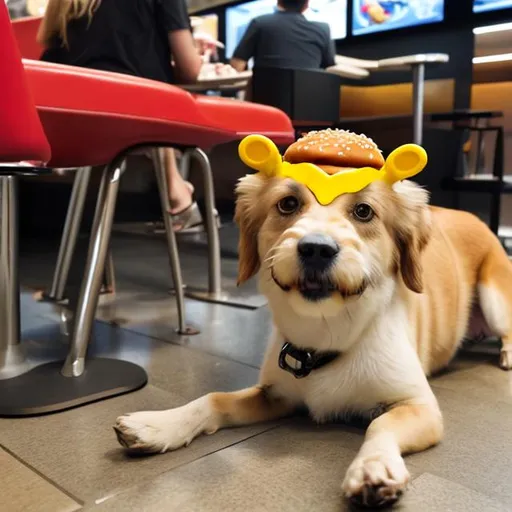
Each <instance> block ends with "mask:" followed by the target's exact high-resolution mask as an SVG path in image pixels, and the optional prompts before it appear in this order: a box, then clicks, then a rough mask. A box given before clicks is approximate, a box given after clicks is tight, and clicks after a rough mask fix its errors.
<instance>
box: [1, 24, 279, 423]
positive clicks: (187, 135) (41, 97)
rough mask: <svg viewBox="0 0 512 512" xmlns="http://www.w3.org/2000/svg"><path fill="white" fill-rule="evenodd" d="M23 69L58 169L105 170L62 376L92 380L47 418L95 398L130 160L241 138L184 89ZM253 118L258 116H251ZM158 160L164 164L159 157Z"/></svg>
mask: <svg viewBox="0 0 512 512" xmlns="http://www.w3.org/2000/svg"><path fill="white" fill-rule="evenodd" d="M1 29H2V26H1V25H0V30H1ZM24 65H25V73H26V76H27V78H28V83H29V85H30V88H31V90H32V93H33V95H34V98H35V104H36V107H37V109H38V112H39V115H40V118H41V121H42V123H43V126H44V129H45V131H46V134H47V137H48V139H49V141H50V144H51V147H52V160H51V165H52V166H54V167H62V168H77V167H81V166H91V165H105V169H104V171H103V176H102V182H101V187H100V192H99V194H98V200H97V207H96V214H95V219H94V221H93V227H92V233H91V241H90V246H89V253H88V257H87V262H86V267H85V272H84V278H83V282H82V287H81V290H80V295H79V298H78V305H77V309H76V314H75V319H74V326H73V331H72V335H71V340H70V350H69V353H68V356H67V358H66V361H65V363H64V366H63V368H62V370H61V373H62V375H64V376H66V377H81V378H85V380H86V383H85V384H84V385H83V386H79V385H76V384H75V385H73V386H65V388H66V389H71V390H73V392H75V393H76V394H77V396H76V397H73V398H72V399H70V398H69V397H68V398H67V402H66V403H65V404H63V403H62V396H56V397H55V400H54V402H55V403H53V404H49V405H47V406H46V409H45V412H48V411H52V410H53V411H55V410H59V409H62V408H64V407H69V406H70V404H71V405H79V404H83V403H87V402H89V401H91V400H92V399H94V398H93V395H92V394H91V393H90V392H89V386H92V385H93V384H94V382H95V381H94V379H89V380H87V378H86V377H87V376H88V375H89V376H90V375H93V374H94V370H95V368H97V367H99V366H98V365H97V364H96V362H95V361H93V362H92V364H91V363H89V364H88V366H87V372H85V357H86V353H87V347H88V343H89V340H90V337H91V332H92V327H93V323H94V318H95V312H96V308H97V304H98V297H99V291H100V287H101V281H102V276H103V271H104V268H105V261H106V257H107V251H108V247H109V242H110V234H111V228H112V222H113V215H114V208H115V203H116V198H117V193H118V188H119V179H120V177H121V174H122V171H123V166H124V160H125V158H126V156H127V155H128V154H129V153H130V152H132V151H133V150H137V149H140V148H155V147H159V146H175V147H179V148H182V149H187V148H190V147H194V148H195V147H198V146H200V147H201V148H204V149H207V148H209V147H211V146H213V145H215V144H220V143H225V142H228V141H231V140H234V139H236V138H238V137H239V135H238V133H237V132H236V131H235V130H234V129H232V128H231V129H228V127H227V126H226V125H222V124H221V123H220V122H219V120H212V119H210V118H208V117H206V116H205V115H204V114H203V113H202V112H201V109H200V108H199V105H198V102H196V100H195V99H194V97H193V96H192V95H190V94H189V93H187V92H185V91H183V90H181V89H179V88H177V87H172V86H169V85H167V84H162V83H158V82H153V81H150V80H144V79H139V78H136V77H131V76H127V75H120V74H115V73H107V72H102V71H96V70H90V69H83V68H73V67H71V66H61V65H56V64H50V63H44V62H37V61H31V60H26V61H24ZM252 108H259V107H258V106H253V107H252ZM264 108H266V107H264ZM247 114H248V115H249V116H250V115H251V114H250V110H249V111H248V112H247ZM219 115H221V113H220V112H219ZM279 116H280V117H281V116H282V114H279ZM155 160H156V161H157V163H159V158H156V159H155ZM206 163H207V159H206ZM156 167H157V179H158V184H159V190H160V195H161V203H162V210H163V217H164V219H165V223H166V233H167V242H168V243H167V245H168V250H169V259H170V262H171V270H172V273H173V280H174V284H175V287H176V292H177V293H176V297H177V307H178V316H179V332H181V333H189V332H191V331H190V329H189V328H187V326H186V325H185V320H184V299H183V289H182V288H183V287H182V277H181V271H180V265H179V258H178V252H177V247H176V240H175V236H174V232H173V230H172V226H171V222H170V217H169V215H167V209H168V191H167V180H166V179H165V173H164V169H163V166H162V165H157V166H156ZM203 169H204V172H205V175H207V176H208V179H209V183H210V188H209V190H210V199H211V200H210V204H209V206H210V208H208V209H207V215H206V225H207V232H208V234H209V235H210V240H209V246H210V248H213V249H211V250H210V254H212V253H213V252H215V253H216V254H218V253H219V243H218V233H217V231H216V229H215V219H214V216H213V211H214V205H213V186H212V179H211V170H210V169H209V165H205V166H203ZM219 261H220V258H219ZM101 370H102V375H103V376H106V375H109V376H113V375H116V374H119V373H122V372H116V371H115V370H114V371H112V370H109V369H108V368H107V367H106V366H105V365H103V367H102V368H101ZM125 373H126V372H125ZM59 376H60V374H59ZM100 380H101V379H100ZM107 380H109V379H107ZM131 380H132V381H133V380H135V376H133V375H132V376H131ZM104 381H105V378H104V377H103V382H104ZM104 384H105V382H104ZM104 388H105V389H103V390H102V391H101V393H96V395H95V396H96V397H98V396H100V397H101V398H105V397H107V396H113V395H114V394H119V393H120V392H126V391H129V390H130V389H133V383H132V387H131V388H130V389H128V388H127V385H126V379H125V381H124V387H122V388H119V387H116V388H115V389H113V387H112V382H111V381H109V382H107V383H106V384H105V385H104ZM96 399H97V398H96ZM34 410H35V407H33V408H32V411H33V412H32V413H34Z"/></svg>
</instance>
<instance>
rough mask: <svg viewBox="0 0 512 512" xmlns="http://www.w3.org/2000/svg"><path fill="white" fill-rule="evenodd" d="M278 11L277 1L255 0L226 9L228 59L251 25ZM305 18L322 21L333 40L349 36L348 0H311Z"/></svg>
mask: <svg viewBox="0 0 512 512" xmlns="http://www.w3.org/2000/svg"><path fill="white" fill-rule="evenodd" d="M276 10H277V1H276V0H254V1H252V2H246V3H243V4H239V5H235V6H233V7H228V8H227V9H226V57H228V58H231V56H232V55H233V52H234V51H235V48H236V47H237V45H238V43H239V42H240V40H241V39H242V37H243V35H244V34H245V31H246V30H247V27H248V26H249V23H250V22H251V20H253V19H254V18H257V17H258V16H262V15H263V14H271V13H273V12H275V11H276ZM304 16H305V17H306V18H307V19H308V20H310V21H322V22H324V23H327V24H328V25H329V27H330V29H331V37H332V39H344V38H345V37H346V36H347V0H310V1H309V8H308V9H307V11H305V12H304Z"/></svg>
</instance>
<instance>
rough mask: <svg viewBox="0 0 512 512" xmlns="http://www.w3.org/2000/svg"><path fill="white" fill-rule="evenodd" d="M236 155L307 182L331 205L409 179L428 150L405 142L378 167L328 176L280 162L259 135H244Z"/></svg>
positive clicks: (272, 173)
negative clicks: (376, 183)
mask: <svg viewBox="0 0 512 512" xmlns="http://www.w3.org/2000/svg"><path fill="white" fill-rule="evenodd" d="M238 154H239V156H240V159H241V160H242V161H243V162H244V163H245V164H246V165H248V166H249V167H251V168H252V169H254V170H256V171H259V172H260V173H261V174H263V175H264V176H267V177H269V178H270V177H274V176H275V177H282V178H291V179H293V180H295V181H297V182H299V183H302V184H303V185H306V186H307V187H308V188H309V189H310V190H311V192H313V194H314V195H315V197H316V198H317V200H318V202H319V203H320V204H322V205H327V204H330V203H331V202H332V201H334V199H336V198H337V197H338V196H340V195H342V194H351V193H352V194H353V193H356V192H359V191H361V190H362V189H363V188H365V187H367V186H368V185H369V184H370V183H373V182H374V181H384V182H385V183H387V184H388V185H390V186H391V185H393V184H394V183H396V182H397V181H401V180H405V179H407V178H412V177H413V176H415V175H416V174H418V173H419V172H421V171H422V170H423V169H424V167H425V165H426V164H427V153H426V152H425V150H424V149H423V148H422V147H420V146H417V145H415V144H405V145H404V146H400V147H399V148H397V149H395V150H394V151H393V152H392V153H391V154H390V155H389V156H388V158H387V159H386V162H385V164H384V166H383V167H382V169H380V170H378V169H374V168H372V167H362V168H360V169H348V170H342V171H340V172H338V173H337V174H332V175H329V174H327V173H326V172H324V171H323V170H322V169H321V168H320V167H318V166H317V165H315V164H312V163H309V162H304V163H299V164H291V163H289V162H283V159H282V157H281V155H280V153H279V150H278V149H277V147H276V145H275V144H274V143H273V142H272V141H271V140H270V139H268V138H267V137H264V136H262V135H249V136H247V137H245V138H244V139H243V140H242V142H241V143H240V145H239V147H238Z"/></svg>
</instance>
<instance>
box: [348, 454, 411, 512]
mask: <svg viewBox="0 0 512 512" xmlns="http://www.w3.org/2000/svg"><path fill="white" fill-rule="evenodd" d="M409 478H410V477H409V472H408V471H407V468H406V467H405V462H404V460H403V458H402V457H400V456H399V455H387V454H378V455H375V456H369V457H364V458H359V459H356V460H355V461H354V462H353V463H352V465H351V466H350V468H349V469H348V471H347V474H346V476H345V480H344V482H343V485H342V489H343V493H344V495H345V497H347V498H349V499H350V500H351V501H352V503H353V504H354V505H356V506H358V507H372V508H374V507H385V506H389V505H391V504H393V503H394V502H396V501H397V500H398V499H399V498H400V496H401V495H402V494H403V492H404V491H405V489H406V487H407V483H408V482H409Z"/></svg>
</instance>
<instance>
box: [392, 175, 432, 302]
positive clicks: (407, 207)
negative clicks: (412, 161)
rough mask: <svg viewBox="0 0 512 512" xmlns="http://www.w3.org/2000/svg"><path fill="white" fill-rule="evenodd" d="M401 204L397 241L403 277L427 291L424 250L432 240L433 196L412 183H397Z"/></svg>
mask: <svg viewBox="0 0 512 512" xmlns="http://www.w3.org/2000/svg"><path fill="white" fill-rule="evenodd" d="M395 192H396V193H397V194H398V202H399V206H398V208H397V210H396V213H397V217H396V228H395V242H396V246H397V249H398V258H399V261H398V265H399V269H400V273H401V275H402V279H403V281H404V283H405V285H406V286H407V288H409V289H410V290H412V291H413V292H416V293H422V291H423V268H422V264H421V253H422V251H423V249H424V247H425V246H426V245H427V243H428V241H429V239H430V230H431V226H430V211H429V209H428V200H429V195H428V192H427V191H426V190H424V189H423V188H421V187H420V186H419V185H416V184H415V183H412V182H407V181H404V182H402V183H400V184H397V185H396V186H395Z"/></svg>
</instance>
